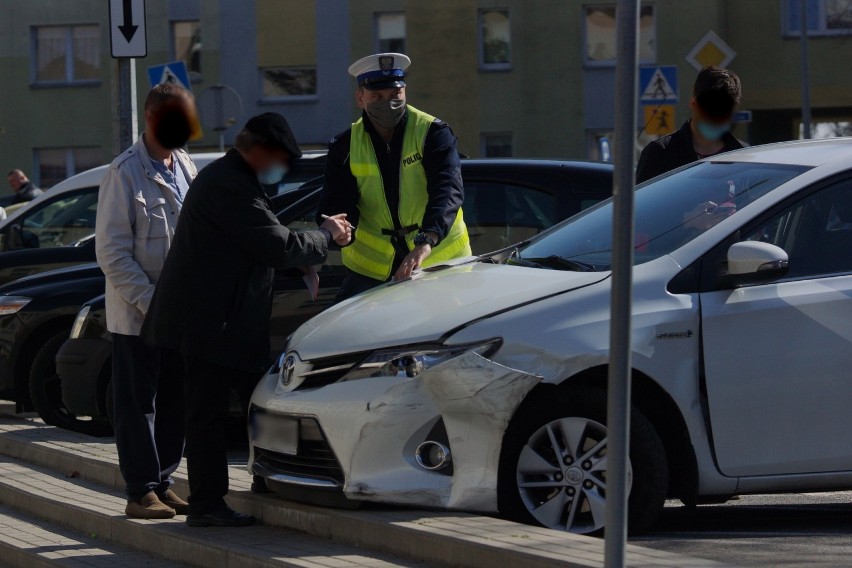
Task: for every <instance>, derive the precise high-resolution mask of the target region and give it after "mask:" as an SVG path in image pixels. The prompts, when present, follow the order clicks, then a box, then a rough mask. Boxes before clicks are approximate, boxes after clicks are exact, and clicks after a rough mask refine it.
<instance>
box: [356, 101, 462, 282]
mask: <svg viewBox="0 0 852 568" xmlns="http://www.w3.org/2000/svg"><path fill="white" fill-rule="evenodd" d="M434 121H435V117H434V116H430V115H428V114H426V113H425V112H421V111H419V110H417V109H416V108H414V107H412V106H411V105H408V118H407V120H406V124H405V132H404V134H403V140H402V163H401V164H400V176H399V186H400V195H399V210H398V212H397V214H398V217H399V222H400V224H401V226H402V227H409V226H417V227H420V226H421V223H422V222H423V214H424V212H425V211H426V204H427V203H428V201H429V193H428V191H427V188H426V185H427V184H426V171H425V170H424V169H423V147H424V143H425V141H426V134H427V133H428V132H429V127H430V126H431V125H432V123H433V122H434ZM349 168H350V171H351V172H352V175H353V176H355V180H356V181H357V183H358V191H359V199H358V211H359V219H358V228H357V229H356V230H355V240H354V241H353V243H352V244H351V245H350V246H348V247H345V248H344V249H343V251H342V252H343V264H344V265H345V266H346V267H347V268H349V269H350V270H352V271H353V272H357V273H358V274H362V275H364V276H368V277H370V278H374V279H376V280H382V281H384V280H387V279H388V278H390V275H391V268H392V266H393V259H394V248H393V244H391V237H390V235H385V234H382V229H386V230H393V229H394V224H393V217H392V215H391V212H390V207H389V206H388V202H387V199H386V197H385V189H384V184H383V183H382V175H381V171H380V170H379V162H378V160H377V159H376V152H375V149H374V148H373V142H372V140H370V135H369V134H368V133H367V131H366V129H365V128H364V122H363V118H361V119H358V122H356V123H355V124H353V125H352V136H351V141H350V143H349ZM417 233H418V231H416V230H415V231H411V232H410V233H408V234H407V235H406V237H405V240H406V243H407V245H408V250H412V249H413V248H414V237H415V236H416V235H417ZM470 254H471V251H470V239H469V238H468V235H467V227H465V224H464V214H463V213H462V210H461V209H459V211H458V214H457V215H456V220H455V222H453V225H452V227H451V228H450V230H449V232H448V233H447V235H446V236H445V237H444V239H443V240H442V241H441V242H440V243H439V244H438V246H436V247H435V248H433V249H432V253H431V254H430V255H429V258H427V259H426V260H425V261H424V263H423V266H424V267H427V266H433V265H435V264H439V263H441V262H446V261H448V260H450V259H453V258H458V257H461V256H468V255H470Z"/></svg>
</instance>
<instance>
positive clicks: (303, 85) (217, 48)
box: [0, 0, 352, 193]
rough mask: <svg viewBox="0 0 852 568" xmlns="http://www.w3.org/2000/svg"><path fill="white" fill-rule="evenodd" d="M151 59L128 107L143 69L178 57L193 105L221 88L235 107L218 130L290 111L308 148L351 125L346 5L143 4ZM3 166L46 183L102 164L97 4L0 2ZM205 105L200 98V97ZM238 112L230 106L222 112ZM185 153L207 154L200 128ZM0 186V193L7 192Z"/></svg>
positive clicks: (104, 45)
mask: <svg viewBox="0 0 852 568" xmlns="http://www.w3.org/2000/svg"><path fill="white" fill-rule="evenodd" d="M145 4H146V12H147V18H146V21H147V44H148V55H147V57H144V58H138V59H136V83H137V106H138V116H139V125H140V129H141V128H143V125H144V116H143V114H142V106H143V103H144V99H145V95H146V93H147V91H148V89H149V88H150V86H151V85H150V81H149V78H148V73H147V69H148V67H151V66H155V65H161V64H163V63H168V62H171V61H176V60H183V61H185V62H186V64H187V67H188V70H189V75H190V79H191V81H190V82H191V85H190V86H191V88H192V90H193V92H194V93H195V95H196V97H197V98H198V100H199V104H201V103H202V100H203V99H205V98H207V97H209V93H206V92H205V91H206V90H207V89H209V88H210V87H212V86H214V85H226V86H228V87H230V89H229V91H231V92H233V93H235V94H236V95H237V97H238V99H235V100H238V101H239V105H236V107H237V108H239V107H240V106H241V112H240V113H236V112H234V113H232V114H234V116H233V118H234V119H235V121H236V122H235V124H233V125H231V126H230V127H229V128H228V129H227V130H226V131H224V141H225V143H226V144H230V143H231V142H232V141H233V136H234V134H235V133H236V131H237V130H238V128H239V126H240V124H242V123H244V122H245V121H246V120H247V119H248V118H249V117H251V116H253V115H255V114H259V113H261V112H267V111H275V112H280V113H282V114H284V115H285V116H287V118H288V119H289V120H290V122H291V125H292V127H293V130H294V131H295V133H296V135H297V136H298V138H299V140H300V142H302V143H303V144H304V145H305V146H306V147H319V146H322V145H324V144H325V143H326V142H327V141H328V140H329V139H330V138H331V137H332V136H334V134H336V133H337V132H339V131H340V130H342V128H343V126H342V125H345V124H348V122H349V121H350V119H351V115H352V105H351V98H352V94H351V89H350V86H349V82H348V76H347V74H346V69H347V67H348V65H349V63H348V61H349V58H350V56H349V38H348V31H349V7H348V2H347V1H346V0H320V1H309V0H205V1H203V2H202V1H201V0H146V2H145ZM0 76H2V77H3V79H4V88H3V89H2V90H0V167H2V168H5V170H4V173H5V172H8V171H9V170H11V169H12V168H21V169H23V170H24V171H25V172H27V174H28V175H29V176H30V178H31V179H33V180H34V181H35V182H36V183H37V184H38V185H41V186H43V187H50V186H52V185H54V184H55V183H57V182H59V181H61V180H63V179H65V178H66V177H68V176H70V175H72V174H74V173H76V172H79V171H83V170H85V169H88V168H91V167H94V166H97V165H100V164H103V163H107V162H109V161H110V160H111V159H112V158H113V156H115V155H116V154H117V153H118V152H119V151H120V150H121V149H120V148H117V144H116V142H115V136H116V135H115V128H114V122H113V121H114V120H115V118H116V117H115V109H116V103H115V100H116V99H115V90H116V88H117V87H116V85H115V83H116V77H117V64H116V61H115V60H114V59H113V58H112V57H111V55H110V39H109V12H108V3H107V2H105V1H104V0H75V1H74V2H68V1H67V0H27V1H23V0H0ZM208 102H209V101H208ZM230 106H232V107H233V106H235V105H230ZM203 126H204V138H203V139H202V140H199V141H197V142H193V143H191V144H190V150H194V151H201V150H215V149H217V148H218V142H219V133H218V132H216V131H214V130H212V126H211V125H210V124H204V125H203ZM6 191H8V189H4V190H2V191H0V193H5V192H6Z"/></svg>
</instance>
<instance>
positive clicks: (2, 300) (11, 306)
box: [0, 296, 33, 316]
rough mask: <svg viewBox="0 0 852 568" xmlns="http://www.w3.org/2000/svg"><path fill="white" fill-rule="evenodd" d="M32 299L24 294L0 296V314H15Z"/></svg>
mask: <svg viewBox="0 0 852 568" xmlns="http://www.w3.org/2000/svg"><path fill="white" fill-rule="evenodd" d="M32 301H33V299H32V298H26V297H24V296H0V316H11V315H12V314H16V313H18V312H20V311H21V310H22V309H23V308H24V306H26V305H27V304H29V303H30V302H32Z"/></svg>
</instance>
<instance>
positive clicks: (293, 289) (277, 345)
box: [269, 192, 345, 357]
mask: <svg viewBox="0 0 852 568" xmlns="http://www.w3.org/2000/svg"><path fill="white" fill-rule="evenodd" d="M318 206H319V193H318V192H314V193H312V194H310V195H308V196H307V197H305V198H304V199H302V200H301V201H299V202H297V203H295V204H294V205H293V206H292V207H290V208H288V209H287V210H286V211H285V212H283V213H282V214H280V215H279V217H278V218H279V220H280V221H281V222H282V223H283V224H284V225H287V227H288V228H289V229H290V230H291V231H313V230H316V229H317V224H316V221H315V219H316V214H317V207H318ZM316 268H317V271H318V273H319V282H320V283H319V294H318V296H317V299H316V301H314V300H312V299H311V297H310V295H309V293H308V288H307V285H306V284H305V282H304V280H303V276H304V274H303V273H302V271H301V270H299V269H297V268H292V269H288V270H278V271H276V273H275V292H274V296H273V302H272V318H271V320H270V328H269V329H270V334H269V338H270V343H271V347H272V349H271V353H272V356H273V357H274V356H276V355H278V354H280V352H281V351H282V350H283V349H284V346H285V343H286V341H287V337H289V336H290V334H292V333H293V332H294V331H296V328H298V327H299V326H300V325H302V324H303V323H305V322H306V321H307V320H309V319H310V318H312V317H313V316H315V315H317V314H318V313H320V312H321V311H322V310H324V309H325V308H327V307H329V306H330V305H331V304H332V303H334V298H335V297H336V296H337V291H338V289H339V288H340V285H341V283H342V282H343V277H344V276H345V270H344V267H343V259H342V257H341V254H340V250H339V249H338V250H331V251H329V254H328V259H327V260H326V262H325V264H323V265H322V266H318V267H316Z"/></svg>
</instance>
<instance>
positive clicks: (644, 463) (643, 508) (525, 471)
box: [497, 388, 669, 534]
mask: <svg viewBox="0 0 852 568" xmlns="http://www.w3.org/2000/svg"><path fill="white" fill-rule="evenodd" d="M605 424H606V392H605V391H603V390H600V389H594V388H582V389H575V390H572V391H565V390H563V391H560V392H559V393H558V394H557V395H556V396H551V397H549V398H547V399H542V402H541V403H540V404H537V405H536V406H535V407H534V408H529V409H527V410H526V411H522V414H520V415H517V416H516V417H515V418H513V419H512V422H511V423H510V424H509V428H508V429H507V430H506V434H505V436H504V438H503V448H502V451H501V453H500V466H499V467H500V469H499V473H498V484H497V485H498V509H499V511H500V514H501V515H502V516H504V517H506V518H509V519H512V520H515V521H519V522H523V523H527V524H534V525H541V526H546V527H548V528H552V529H557V530H563V531H566V530H567V531H568V532H573V533H577V534H599V533H601V532H603V529H604V526H605V512H604V509H605V503H606V469H605V468H606V426H605ZM630 429H631V432H630V438H631V440H630V470H629V471H628V481H629V483H630V485H629V491H630V494H629V507H628V526H629V530H630V532H631V533H637V532H642V531H645V530H647V529H649V528H650V527H651V526H652V525H653V524H654V522H656V520H657V518H658V517H659V515H660V513H661V512H662V509H663V505H664V503H665V498H666V494H667V491H668V471H669V468H668V462H667V459H666V452H665V448H664V447H663V443H662V441H661V440H660V437H659V436H658V435H657V432H656V431H655V430H654V427H653V426H652V425H651V423H650V421H649V420H648V419H647V418H645V416H644V415H643V414H642V413H641V412H640V411H639V410H638V409H637V408H636V407H633V408H632V409H631V421H630ZM566 433H567V434H566ZM571 439H574V440H580V442H574V443H571V442H566V440H571ZM572 447H576V448H579V449H578V450H571V449H570V448H572ZM554 448H556V450H554ZM557 451H558V452H559V457H558V456H557Z"/></svg>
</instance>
